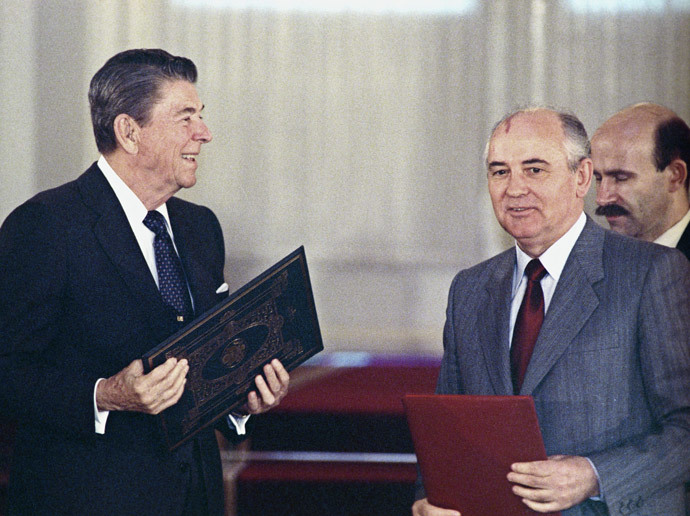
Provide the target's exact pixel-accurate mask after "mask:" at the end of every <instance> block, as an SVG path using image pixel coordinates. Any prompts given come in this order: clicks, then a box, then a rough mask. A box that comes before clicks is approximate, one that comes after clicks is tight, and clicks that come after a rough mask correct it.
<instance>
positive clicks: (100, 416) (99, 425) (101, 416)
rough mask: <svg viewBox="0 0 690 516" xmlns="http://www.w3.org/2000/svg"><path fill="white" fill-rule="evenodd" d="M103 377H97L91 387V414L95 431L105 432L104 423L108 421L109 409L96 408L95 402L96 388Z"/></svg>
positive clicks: (98, 432)
mask: <svg viewBox="0 0 690 516" xmlns="http://www.w3.org/2000/svg"><path fill="white" fill-rule="evenodd" d="M102 380H105V378H99V379H98V381H96V386H95V387H94V388H93V416H94V421H95V424H96V433H97V434H101V435H103V434H105V423H106V421H108V415H109V414H110V411H109V410H98V404H97V403H96V391H97V390H98V384H99V383H101V381H102Z"/></svg>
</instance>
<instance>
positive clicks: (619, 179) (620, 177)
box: [613, 174, 630, 183]
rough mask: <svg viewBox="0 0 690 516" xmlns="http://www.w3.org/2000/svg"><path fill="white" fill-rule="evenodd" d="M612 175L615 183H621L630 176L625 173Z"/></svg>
mask: <svg viewBox="0 0 690 516" xmlns="http://www.w3.org/2000/svg"><path fill="white" fill-rule="evenodd" d="M613 177H614V179H615V180H616V183H622V182H623V181H627V180H628V179H630V177H628V175H627V174H616V175H615V176H613Z"/></svg>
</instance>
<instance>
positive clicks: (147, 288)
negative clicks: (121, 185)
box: [77, 164, 167, 334]
mask: <svg viewBox="0 0 690 516" xmlns="http://www.w3.org/2000/svg"><path fill="white" fill-rule="evenodd" d="M77 183H78V185H79V189H80V192H81V195H82V198H83V199H84V202H85V204H86V205H87V206H89V207H90V208H91V210H92V211H93V212H94V214H95V221H94V224H93V232H94V235H95V237H96V239H97V240H98V242H99V244H100V245H101V248H102V249H103V251H104V253H105V254H106V255H107V256H108V258H109V259H110V261H111V262H112V264H113V266H114V268H115V269H116V271H117V273H118V274H119V275H120V277H121V278H122V281H123V283H124V284H125V285H126V286H127V288H128V289H129V291H130V292H131V294H132V296H133V297H134V299H136V300H137V302H138V305H139V306H140V308H141V311H142V312H143V313H144V315H145V316H146V318H147V319H148V320H149V321H150V322H151V327H152V328H153V329H154V330H161V331H165V330H164V328H165V327H167V326H162V324H164V323H165V321H167V317H166V314H167V312H166V310H165V307H164V305H163V302H162V299H161V296H160V293H159V291H158V287H157V286H156V282H155V281H154V279H153V277H152V276H151V272H150V270H149V268H148V265H147V264H146V260H144V257H143V255H142V254H141V249H140V248H139V244H137V241H136V238H135V236H134V233H133V232H132V229H131V227H130V225H129V221H128V220H127V217H126V216H125V212H124V210H123V209H122V206H120V203H119V202H118V200H117V197H116V196H115V193H114V192H113V190H112V188H111V187H110V185H109V184H108V181H107V180H106V179H105V176H104V175H103V173H102V172H101V171H100V169H99V168H98V166H97V165H96V164H94V165H92V166H91V168H89V169H88V170H87V171H86V172H85V173H84V174H83V175H82V176H81V177H80V178H79V179H78V180H77ZM159 326H160V328H159ZM156 333H157V334H158V331H156Z"/></svg>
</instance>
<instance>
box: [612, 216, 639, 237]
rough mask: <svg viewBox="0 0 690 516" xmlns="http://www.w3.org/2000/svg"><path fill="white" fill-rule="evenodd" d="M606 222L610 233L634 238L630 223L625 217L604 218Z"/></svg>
mask: <svg viewBox="0 0 690 516" xmlns="http://www.w3.org/2000/svg"><path fill="white" fill-rule="evenodd" d="M606 222H608V223H609V227H610V228H611V231H615V232H616V233H620V234H621V235H626V236H630V237H634V236H635V234H634V231H633V228H632V227H631V225H630V221H629V219H628V217H627V216H626V215H616V216H609V217H606Z"/></svg>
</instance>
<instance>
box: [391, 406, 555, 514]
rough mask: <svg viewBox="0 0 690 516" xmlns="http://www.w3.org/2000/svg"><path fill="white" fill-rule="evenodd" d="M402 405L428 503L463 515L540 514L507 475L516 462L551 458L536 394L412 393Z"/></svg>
mask: <svg viewBox="0 0 690 516" xmlns="http://www.w3.org/2000/svg"><path fill="white" fill-rule="evenodd" d="M403 404H404V406H405V412H406V415H407V420H408V424H409V426H410V432H411V434H412V440H413V443H414V448H415V453H416V454H417V461H418V463H419V468H420V470H421V474H422V481H423V483H424V488H425V490H426V494H427V498H428V500H429V503H431V504H432V505H435V506H437V507H443V508H447V509H455V510H458V511H460V512H461V513H462V516H486V515H489V514H490V515H491V516H530V515H535V514H537V513H536V512H534V511H532V510H531V509H529V508H528V507H527V506H526V505H525V504H524V503H523V502H522V500H521V499H520V498H519V497H518V496H517V495H515V494H514V493H513V491H512V487H513V484H512V483H511V482H509V481H508V478H507V475H508V473H509V472H510V470H511V469H510V468H511V465H512V464H514V463H516V462H531V461H537V460H546V451H545V449H544V444H543V442H542V438H541V432H540V430H539V423H538V420H537V414H536V411H535V409H534V401H533V400H532V398H531V397H529V396H467V395H407V396H405V397H404V398H403ZM549 514H551V516H558V515H560V513H549Z"/></svg>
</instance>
